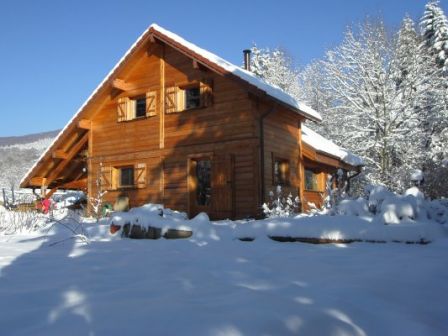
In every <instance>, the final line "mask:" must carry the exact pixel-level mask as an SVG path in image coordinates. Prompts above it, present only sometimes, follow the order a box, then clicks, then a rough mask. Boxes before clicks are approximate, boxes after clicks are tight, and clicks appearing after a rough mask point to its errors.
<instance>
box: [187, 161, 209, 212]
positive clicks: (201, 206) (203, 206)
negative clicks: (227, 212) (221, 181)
mask: <svg viewBox="0 0 448 336" xmlns="http://www.w3.org/2000/svg"><path fill="white" fill-rule="evenodd" d="M189 170H190V171H189V177H188V178H189V183H188V189H189V190H188V192H189V204H190V206H189V215H190V217H193V216H196V215H197V214H198V213H200V212H206V213H208V214H210V213H211V210H212V160H211V157H208V156H204V157H199V158H192V159H190V162H189Z"/></svg>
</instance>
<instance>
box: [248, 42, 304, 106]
mask: <svg viewBox="0 0 448 336" xmlns="http://www.w3.org/2000/svg"><path fill="white" fill-rule="evenodd" d="M251 51H252V58H251V70H252V72H253V73H254V74H255V75H257V76H258V77H260V78H262V79H264V80H265V81H266V82H267V83H269V84H272V85H276V86H278V87H279V88H281V89H282V90H283V91H285V92H287V93H289V94H290V95H292V96H293V97H295V98H300V97H299V96H300V91H301V90H300V87H299V80H298V78H299V70H298V68H297V67H295V66H294V62H293V60H292V58H291V57H290V56H289V55H288V54H287V53H286V52H285V51H284V50H281V49H280V48H276V49H273V50H270V49H269V48H258V47H257V46H256V45H254V46H253V47H252V48H251Z"/></svg>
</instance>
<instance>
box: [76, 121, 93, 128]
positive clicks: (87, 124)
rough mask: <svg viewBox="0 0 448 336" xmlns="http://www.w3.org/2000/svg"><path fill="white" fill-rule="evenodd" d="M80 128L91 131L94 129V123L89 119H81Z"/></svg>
mask: <svg viewBox="0 0 448 336" xmlns="http://www.w3.org/2000/svg"><path fill="white" fill-rule="evenodd" d="M78 128H81V129H85V130H89V129H91V128H92V121H90V120H88V119H81V120H80V121H78Z"/></svg>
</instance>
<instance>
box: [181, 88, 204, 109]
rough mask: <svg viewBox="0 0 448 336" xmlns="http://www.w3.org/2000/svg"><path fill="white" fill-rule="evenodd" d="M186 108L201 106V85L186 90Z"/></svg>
mask: <svg viewBox="0 0 448 336" xmlns="http://www.w3.org/2000/svg"><path fill="white" fill-rule="evenodd" d="M184 97H185V98H184V99H185V102H184V103H185V109H186V110H188V109H191V108H196V107H199V106H201V90H200V89H199V86H196V87H191V88H188V89H185V90H184Z"/></svg>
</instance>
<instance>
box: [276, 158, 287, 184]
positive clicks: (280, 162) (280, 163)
mask: <svg viewBox="0 0 448 336" xmlns="http://www.w3.org/2000/svg"><path fill="white" fill-rule="evenodd" d="M273 184H274V185H288V184H289V161H288V160H285V159H279V158H274V160H273Z"/></svg>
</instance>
